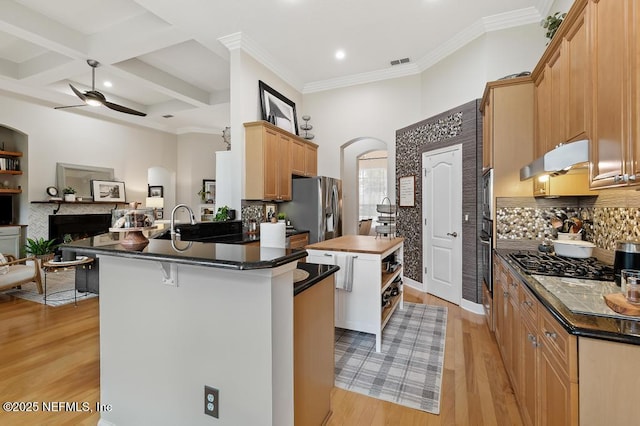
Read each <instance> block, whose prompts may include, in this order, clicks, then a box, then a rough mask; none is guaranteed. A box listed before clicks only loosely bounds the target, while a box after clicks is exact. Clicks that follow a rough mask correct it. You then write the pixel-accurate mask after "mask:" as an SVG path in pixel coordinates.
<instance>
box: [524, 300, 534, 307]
mask: <svg viewBox="0 0 640 426" xmlns="http://www.w3.org/2000/svg"><path fill="white" fill-rule="evenodd" d="M523 303H524V304H525V305H526V306H527V307H529V308H532V307H533V303H532V302H531V301H530V300H525V301H524V302H523Z"/></svg>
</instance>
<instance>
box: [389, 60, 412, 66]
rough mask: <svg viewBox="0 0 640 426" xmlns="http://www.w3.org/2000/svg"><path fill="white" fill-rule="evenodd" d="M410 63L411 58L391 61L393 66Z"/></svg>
mask: <svg viewBox="0 0 640 426" xmlns="http://www.w3.org/2000/svg"><path fill="white" fill-rule="evenodd" d="M408 62H409V58H402V59H394V60H393V61H391V65H400V64H406V63H408Z"/></svg>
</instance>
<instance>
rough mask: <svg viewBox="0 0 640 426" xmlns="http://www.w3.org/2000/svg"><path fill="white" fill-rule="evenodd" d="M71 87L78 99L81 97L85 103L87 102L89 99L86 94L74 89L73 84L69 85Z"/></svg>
mask: <svg viewBox="0 0 640 426" xmlns="http://www.w3.org/2000/svg"><path fill="white" fill-rule="evenodd" d="M69 87H71V90H73V93H75V94H76V96H77V97H79V98H80V99H82V101H83V102H86V101H87V97H86V96H85V95H84V93H82V92H81V91H79V90H78V89H76V88H75V87H73V85H72V84H69Z"/></svg>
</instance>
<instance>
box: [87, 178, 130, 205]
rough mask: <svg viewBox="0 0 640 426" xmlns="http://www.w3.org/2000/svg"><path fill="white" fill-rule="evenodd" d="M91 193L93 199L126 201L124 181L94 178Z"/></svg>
mask: <svg viewBox="0 0 640 426" xmlns="http://www.w3.org/2000/svg"><path fill="white" fill-rule="evenodd" d="M91 195H92V196H93V201H108V202H117V203H124V201H125V193H124V182H117V181H113V180H92V181H91Z"/></svg>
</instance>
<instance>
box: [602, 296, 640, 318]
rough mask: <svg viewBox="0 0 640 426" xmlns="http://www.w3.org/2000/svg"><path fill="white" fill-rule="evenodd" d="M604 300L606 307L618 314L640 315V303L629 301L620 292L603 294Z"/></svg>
mask: <svg viewBox="0 0 640 426" xmlns="http://www.w3.org/2000/svg"><path fill="white" fill-rule="evenodd" d="M604 301H605V303H606V304H607V306H608V307H610V308H611V309H613V310H614V311H616V312H617V313H619V314H622V315H630V316H640V305H634V304H633V303H629V302H628V301H627V298H626V297H625V296H624V294H622V293H612V294H605V295H604Z"/></svg>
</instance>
